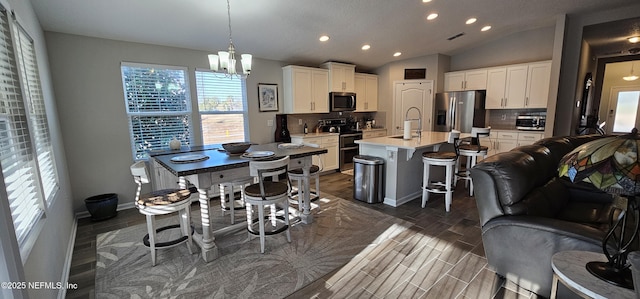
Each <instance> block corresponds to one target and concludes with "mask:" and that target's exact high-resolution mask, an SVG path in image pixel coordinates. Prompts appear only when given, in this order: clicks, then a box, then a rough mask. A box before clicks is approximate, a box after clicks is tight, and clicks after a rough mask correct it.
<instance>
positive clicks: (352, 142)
mask: <svg viewBox="0 0 640 299" xmlns="http://www.w3.org/2000/svg"><path fill="white" fill-rule="evenodd" d="M360 139H362V132H350V133H344V134H340V146H339V151H340V153H339V156H340V158H339V160H340V171H345V170H349V169H353V157H355V156H357V155H358V154H359V152H360V151H359V146H358V144H357V143H356V140H360Z"/></svg>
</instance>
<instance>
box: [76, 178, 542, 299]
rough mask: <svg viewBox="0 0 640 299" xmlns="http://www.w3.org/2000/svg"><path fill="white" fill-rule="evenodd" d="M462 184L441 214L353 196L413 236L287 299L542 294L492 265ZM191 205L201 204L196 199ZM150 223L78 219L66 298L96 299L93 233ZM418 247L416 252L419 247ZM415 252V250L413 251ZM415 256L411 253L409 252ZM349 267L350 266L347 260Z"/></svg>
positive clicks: (337, 183)
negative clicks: (73, 286) (396, 220)
mask: <svg viewBox="0 0 640 299" xmlns="http://www.w3.org/2000/svg"><path fill="white" fill-rule="evenodd" d="M320 184H321V191H322V192H327V193H330V194H333V195H335V196H338V197H341V198H344V199H352V198H353V176H350V175H346V174H342V173H339V172H336V173H331V174H327V175H323V176H321V179H320ZM463 187H464V185H463V184H460V185H459V186H458V189H457V190H456V192H454V198H453V203H452V205H451V212H449V213H446V212H445V211H444V199H443V196H438V195H432V196H431V198H430V200H429V202H428V203H427V206H426V207H425V208H424V209H422V208H421V207H420V200H419V199H415V200H413V201H411V202H409V203H406V204H404V205H401V206H399V207H397V208H394V207H390V206H387V205H384V204H381V203H379V204H367V203H363V202H359V201H355V200H354V202H356V203H357V204H360V205H361V206H362V207H363V208H371V209H375V210H378V211H381V212H383V213H386V214H389V215H393V216H395V217H398V218H401V219H404V220H406V221H409V222H411V223H413V225H414V226H413V227H412V228H411V230H410V231H411V233H409V234H404V235H402V236H399V237H398V238H396V239H394V240H393V242H390V243H389V244H384V245H385V246H379V247H380V250H378V251H377V252H376V255H375V256H371V257H368V256H367V257H363V258H361V260H360V262H358V263H357V266H355V267H353V268H350V269H344V268H347V267H344V268H343V269H336V270H335V271H333V272H331V273H329V274H327V275H325V276H324V277H323V278H321V279H319V280H317V281H315V282H314V283H312V284H311V285H308V286H307V287H305V288H303V289H300V290H298V291H297V292H296V293H294V294H292V295H290V296H289V298H346V297H349V298H401V297H402V298H462V299H464V298H537V296H536V295H535V294H532V293H530V292H529V291H527V290H523V289H519V288H518V286H517V285H515V284H513V283H510V282H505V280H504V279H501V278H499V277H498V276H497V275H495V273H494V272H493V271H492V270H491V269H490V268H489V267H488V266H487V263H486V259H485V257H484V249H483V247H482V239H481V231H480V227H479V224H478V211H477V208H476V205H475V200H474V199H473V198H472V197H468V194H467V191H466V190H464V188H463ZM193 209H196V210H197V209H198V206H197V204H194V205H193ZM141 223H145V218H144V216H143V215H141V214H140V213H139V212H138V211H137V210H135V209H130V210H124V211H119V212H118V216H117V217H115V218H112V219H109V220H105V221H102V222H92V221H91V220H90V219H89V218H83V219H79V220H78V230H77V235H76V241H75V247H74V252H73V259H72V262H71V269H70V277H69V282H70V283H77V284H78V287H79V288H78V289H77V290H69V291H68V292H67V298H94V281H95V263H96V256H95V252H96V236H97V235H98V234H100V233H103V232H107V231H111V230H115V229H120V228H124V227H127V226H132V225H137V224H141ZM416 246H420V247H419V250H415V249H416ZM409 249H411V250H409ZM409 251H410V252H417V254H412V255H407V252H409ZM350 264H351V263H350Z"/></svg>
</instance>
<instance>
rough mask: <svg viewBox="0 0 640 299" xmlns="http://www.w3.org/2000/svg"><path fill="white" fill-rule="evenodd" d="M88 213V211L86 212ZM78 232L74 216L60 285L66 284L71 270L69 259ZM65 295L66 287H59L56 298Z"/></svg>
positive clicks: (61, 298)
mask: <svg viewBox="0 0 640 299" xmlns="http://www.w3.org/2000/svg"><path fill="white" fill-rule="evenodd" d="M87 213H88V212H87ZM77 232H78V217H77V216H76V217H74V219H73V224H72V225H71V234H70V236H69V245H68V246H67V254H66V255H65V258H64V268H63V269H62V277H61V278H60V282H62V285H65V286H66V285H68V282H69V273H70V272H71V261H72V260H73V248H74V247H75V245H76V233H77ZM66 296H67V288H60V291H58V299H64V298H65V297H66Z"/></svg>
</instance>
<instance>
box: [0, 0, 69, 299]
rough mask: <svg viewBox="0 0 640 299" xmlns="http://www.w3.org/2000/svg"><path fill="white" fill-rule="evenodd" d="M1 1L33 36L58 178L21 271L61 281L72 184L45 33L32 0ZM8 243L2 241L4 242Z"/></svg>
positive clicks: (46, 294) (39, 293) (36, 294)
mask: <svg viewBox="0 0 640 299" xmlns="http://www.w3.org/2000/svg"><path fill="white" fill-rule="evenodd" d="M0 3H2V4H3V6H5V8H7V9H8V10H10V11H13V12H15V15H16V17H17V19H18V21H19V22H20V24H21V25H22V26H23V27H24V28H25V29H26V31H27V32H28V33H29V35H30V36H31V38H33V40H34V45H35V50H36V59H37V62H38V67H39V71H40V79H41V84H42V91H43V96H44V100H45V106H46V111H47V117H48V121H49V129H50V131H51V140H52V146H53V150H54V155H55V162H56V169H57V171H58V177H59V180H60V190H59V191H58V193H57V195H56V197H55V200H54V202H53V204H52V205H51V206H50V207H49V208H48V210H47V215H46V219H45V220H44V221H45V222H44V227H43V228H42V231H41V232H40V234H39V235H38V238H37V240H36V241H35V244H34V248H33V250H32V251H31V253H30V255H29V256H28V258H27V260H26V261H25V262H24V274H25V279H26V280H27V281H47V282H63V280H64V279H66V277H65V276H66V274H67V272H66V271H67V268H66V264H65V262H66V261H67V262H70V260H67V258H69V256H67V253H70V252H69V251H68V250H69V249H71V250H72V248H69V244H70V241H72V240H70V237H71V234H72V233H73V229H74V228H75V225H74V223H75V221H74V214H73V211H72V199H71V188H70V183H69V176H68V173H67V166H66V158H65V149H64V145H63V142H62V136H61V135H62V133H61V130H60V126H59V116H58V114H57V111H56V104H55V101H56V99H55V97H54V92H53V87H52V80H51V75H50V68H49V58H48V57H47V50H46V44H45V38H44V33H43V32H42V29H41V27H40V23H39V22H38V20H37V18H36V15H35V13H34V11H33V8H32V7H31V3H30V2H29V1H26V0H2V1H0ZM5 245H8V244H3V246H5ZM28 293H29V296H30V297H31V298H55V297H56V296H57V293H58V291H57V290H51V289H41V290H29V291H28Z"/></svg>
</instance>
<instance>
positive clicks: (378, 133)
mask: <svg viewBox="0 0 640 299" xmlns="http://www.w3.org/2000/svg"><path fill="white" fill-rule="evenodd" d="M384 136H387V129H372V130H365V131H362V139H368V138H376V137H384Z"/></svg>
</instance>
